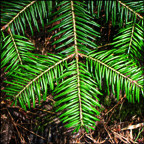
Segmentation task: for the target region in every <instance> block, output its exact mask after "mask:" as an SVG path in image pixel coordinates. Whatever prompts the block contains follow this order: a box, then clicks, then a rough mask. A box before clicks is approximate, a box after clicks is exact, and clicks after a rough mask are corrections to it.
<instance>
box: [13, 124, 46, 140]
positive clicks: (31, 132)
mask: <svg viewBox="0 0 144 144" xmlns="http://www.w3.org/2000/svg"><path fill="white" fill-rule="evenodd" d="M16 125H17V126H19V127H22V128H23V129H25V130H27V131H29V132H31V133H32V134H34V135H36V136H38V137H40V138H42V139H44V140H47V139H45V138H44V137H42V136H40V135H37V134H36V133H34V132H32V131H30V130H28V129H27V128H25V127H23V126H21V125H20V124H16Z"/></svg>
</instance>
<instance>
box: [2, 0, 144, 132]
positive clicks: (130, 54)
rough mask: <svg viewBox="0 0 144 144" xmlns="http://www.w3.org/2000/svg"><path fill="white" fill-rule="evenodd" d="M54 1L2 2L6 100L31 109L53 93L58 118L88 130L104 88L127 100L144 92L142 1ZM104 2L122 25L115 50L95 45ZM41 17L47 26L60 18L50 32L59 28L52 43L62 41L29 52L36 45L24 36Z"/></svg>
mask: <svg viewBox="0 0 144 144" xmlns="http://www.w3.org/2000/svg"><path fill="white" fill-rule="evenodd" d="M54 4H55V5H54V7H52V1H33V2H31V1H28V0H27V1H12V2H7V1H3V2H2V7H3V9H2V19H1V21H2V24H4V27H2V29H1V36H2V37H1V59H2V60H1V61H2V65H1V68H2V67H4V66H6V69H5V71H6V72H8V73H7V77H10V81H5V83H7V84H10V85H11V86H8V87H6V88H5V90H3V91H5V92H6V94H7V96H8V97H7V99H10V100H12V101H13V104H15V105H16V104H17V103H18V102H19V103H20V104H21V106H22V108H24V109H25V110H26V109H27V106H28V108H31V101H32V103H33V107H35V104H36V99H38V102H39V104H40V103H41V99H43V100H44V101H45V100H46V97H47V95H48V94H50V93H52V94H53V96H54V99H55V100H56V103H55V105H54V106H55V107H56V112H58V111H62V114H61V115H60V119H61V120H62V121H63V122H64V123H67V124H66V127H67V128H69V127H75V130H74V131H78V130H79V129H80V128H81V127H84V128H85V130H86V131H87V132H88V129H89V128H90V129H94V126H95V121H98V120H99V119H98V118H97V116H98V115H99V114H100V112H99V111H98V110H97V109H96V107H101V105H100V102H99V98H98V97H99V96H101V97H102V95H103V93H106V94H107V95H110V91H111V92H112V93H113V95H115V96H116V97H117V100H119V96H120V91H122V95H123V96H124V94H126V97H127V99H128V101H129V102H135V100H137V101H138V102H139V101H140V99H139V97H140V95H143V96H144V90H143V86H144V83H143V80H144V79H143V69H142V68H141V64H140V62H139V59H142V52H143V46H144V43H143V32H144V30H143V17H142V16H140V15H139V13H141V11H142V8H141V7H142V2H141V1H139V2H134V1H132V2H131V1H129V2H128V1H126V2H122V1H96V2H95V1H93V0H91V1H83V2H79V1H55V2H54ZM134 4H137V5H138V9H136V7H134ZM102 6H104V12H105V15H106V16H105V18H106V22H108V20H109V19H111V20H112V26H113V27H114V26H119V32H118V34H117V35H116V37H114V39H113V42H112V43H111V44H110V45H111V49H106V50H102V49H100V48H99V49H97V48H98V46H97V41H96V39H97V38H100V32H99V31H100V25H99V24H98V23H97V22H96V21H97V19H99V17H100V14H101V9H102ZM94 7H97V14H95V13H94ZM52 8H53V9H52ZM55 9H57V10H56V11H54V12H52V11H53V10H55ZM39 20H40V23H41V25H42V27H43V28H44V27H45V26H47V25H50V24H52V23H54V22H57V21H59V20H60V21H61V22H60V23H59V24H57V25H55V26H54V27H51V29H50V30H49V31H48V32H51V31H53V30H57V29H58V28H59V29H60V31H58V33H56V34H55V35H54V36H53V37H52V40H54V38H55V37H58V36H59V39H57V40H56V41H53V43H52V45H54V44H60V43H62V44H61V45H58V46H57V47H56V48H55V54H51V53H48V54H47V55H40V54H35V53H32V52H31V51H32V50H34V47H33V46H32V44H31V43H30V42H28V39H27V38H26V37H25V36H24V35H25V30H26V28H27V25H26V24H28V27H29V28H30V31H31V33H32V35H33V33H34V32H33V31H34V30H33V29H34V27H36V28H37V30H38V32H39V31H40V29H39V25H38V21H39ZM33 25H34V26H33ZM122 25H125V27H123V28H122ZM5 30H8V32H9V34H6V33H5ZM5 35H6V36H5ZM61 35H62V36H61ZM58 50H59V51H60V52H58Z"/></svg>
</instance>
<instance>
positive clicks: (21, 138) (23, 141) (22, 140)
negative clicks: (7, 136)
mask: <svg viewBox="0 0 144 144" xmlns="http://www.w3.org/2000/svg"><path fill="white" fill-rule="evenodd" d="M6 109H7V108H6ZM7 111H8V114H9V116H10V117H11V120H12V123H13V125H14V126H15V128H16V130H17V132H18V136H19V138H20V140H21V143H26V142H25V140H24V138H23V137H22V136H21V135H20V132H19V131H18V129H17V127H16V125H17V124H16V123H15V122H14V119H13V117H12V116H11V114H10V112H9V110H8V109H7Z"/></svg>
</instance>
